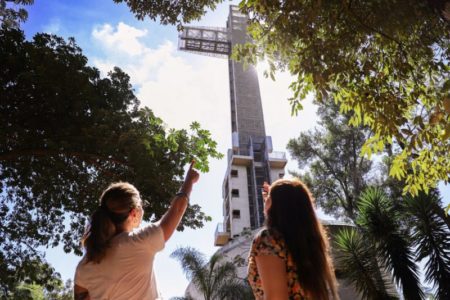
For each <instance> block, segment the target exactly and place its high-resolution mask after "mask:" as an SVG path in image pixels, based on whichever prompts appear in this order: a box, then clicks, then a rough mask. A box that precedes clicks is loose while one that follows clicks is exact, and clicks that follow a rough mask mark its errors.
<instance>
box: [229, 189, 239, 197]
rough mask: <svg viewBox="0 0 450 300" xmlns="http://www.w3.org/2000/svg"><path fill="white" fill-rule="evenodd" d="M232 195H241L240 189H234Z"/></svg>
mask: <svg viewBox="0 0 450 300" xmlns="http://www.w3.org/2000/svg"><path fill="white" fill-rule="evenodd" d="M231 197H239V190H238V189H232V190H231Z"/></svg>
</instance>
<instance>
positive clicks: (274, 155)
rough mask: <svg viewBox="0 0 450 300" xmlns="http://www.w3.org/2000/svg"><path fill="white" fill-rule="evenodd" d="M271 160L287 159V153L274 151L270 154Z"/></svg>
mask: <svg viewBox="0 0 450 300" xmlns="http://www.w3.org/2000/svg"><path fill="white" fill-rule="evenodd" d="M269 159H283V160H285V159H286V152H281V151H274V152H272V153H269Z"/></svg>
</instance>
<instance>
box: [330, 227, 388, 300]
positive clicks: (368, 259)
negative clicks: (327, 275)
mask: <svg viewBox="0 0 450 300" xmlns="http://www.w3.org/2000/svg"><path fill="white" fill-rule="evenodd" d="M335 246H336V248H337V249H336V250H337V251H336V252H335V253H336V271H337V272H339V274H337V275H339V277H341V276H342V277H344V278H345V279H346V280H348V281H349V282H350V283H352V284H353V285H354V286H355V288H356V290H357V291H358V292H359V294H360V296H361V297H362V299H367V300H385V299H397V298H396V297H395V296H394V295H390V294H389V292H388V290H392V286H391V285H390V284H389V283H388V282H386V280H385V278H383V276H382V274H381V271H380V268H379V266H378V263H377V259H376V254H375V252H374V249H373V248H372V247H371V245H369V244H368V243H367V241H366V240H365V239H364V238H363V236H362V235H361V234H360V232H359V230H357V229H356V228H353V229H342V230H341V231H339V232H338V233H337V235H336V236H335Z"/></svg>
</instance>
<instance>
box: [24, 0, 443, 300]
mask: <svg viewBox="0 0 450 300" xmlns="http://www.w3.org/2000/svg"><path fill="white" fill-rule="evenodd" d="M229 3H230V2H226V3H223V4H221V5H219V7H218V9H217V10H216V11H214V12H209V13H208V14H207V15H206V16H205V17H204V18H203V19H202V20H201V21H199V22H196V23H195V24H199V25H204V26H224V25H225V21H226V18H227V15H228V5H229ZM28 12H29V18H28V21H27V22H26V23H24V24H23V25H22V28H23V29H24V31H25V33H26V36H27V38H32V36H33V35H34V34H35V33H36V32H49V33H54V34H57V35H60V36H63V37H65V38H67V37H74V38H75V39H76V41H77V43H78V45H79V46H80V47H81V48H82V49H83V53H84V54H85V55H86V56H87V57H88V59H89V64H90V65H93V66H96V67H97V68H99V69H100V70H101V72H102V74H103V75H106V73H107V72H108V71H109V70H111V69H112V67H113V66H119V67H121V68H122V69H123V70H124V71H125V72H127V73H128V74H129V75H130V76H131V82H132V84H133V86H134V87H135V89H136V94H137V96H138V98H139V99H140V100H141V103H142V105H146V106H148V107H150V108H151V109H152V110H153V111H154V112H155V114H156V115H157V116H159V117H161V118H162V119H163V120H164V121H165V122H166V123H167V126H168V127H175V128H187V126H188V125H189V124H190V123H191V122H192V121H194V120H196V121H199V122H200V123H201V124H202V126H203V127H204V128H206V129H209V130H210V131H211V133H212V136H213V138H214V139H215V140H217V142H218V148H219V151H221V152H222V153H226V151H227V149H228V148H229V147H230V143H231V128H230V127H231V126H230V121H229V120H230V115H229V97H228V95H229V91H228V69H227V62H226V60H223V59H217V58H211V57H206V56H197V55H193V54H190V53H183V52H179V51H178V50H177V37H178V33H177V31H176V28H175V27H174V26H162V25H159V23H155V22H152V21H150V20H145V21H138V20H137V19H135V18H134V16H133V15H132V14H131V13H130V12H129V10H128V7H127V6H126V5H125V4H115V3H114V2H113V0H95V1H92V0H91V1H87V0H80V1H73V0H70V1H69V0H66V1H62V0H51V1H50V0H36V1H35V4H34V5H32V6H30V7H28ZM263 69H264V66H258V73H259V74H260V77H259V79H260V88H261V95H262V101H263V109H264V117H265V124H266V131H267V133H268V134H269V135H271V136H272V138H273V143H274V150H276V151H277V150H278V151H284V150H285V145H286V144H287V141H288V140H289V139H290V138H293V137H296V136H298V135H299V133H300V132H301V131H304V130H308V129H310V128H312V127H313V126H314V125H315V124H316V122H317V118H316V114H315V108H314V106H313V105H312V104H311V99H308V100H307V101H306V104H305V109H304V110H303V111H302V112H300V114H299V115H298V116H297V117H289V116H290V107H289V104H288V102H287V98H288V97H289V96H290V92H289V90H288V85H289V83H290V81H291V77H290V76H289V75H287V74H279V75H278V77H277V81H276V82H273V81H270V80H267V79H264V78H263V76H262V71H263ZM225 168H226V161H225V159H223V160H213V161H212V162H211V172H210V173H208V174H202V176H201V178H200V181H199V183H198V184H197V185H196V186H195V187H194V191H193V194H192V196H191V199H192V202H194V203H198V204H199V205H201V206H202V208H203V210H204V211H205V213H206V214H208V215H210V216H211V217H212V218H213V221H212V222H209V223H207V224H205V227H204V228H203V229H201V230H195V231H194V230H189V229H188V230H185V231H184V232H178V233H175V235H174V236H173V238H172V239H171V240H170V241H169V242H168V243H167V244H166V248H165V250H164V251H163V252H162V253H160V254H158V256H157V258H156V262H155V269H156V273H157V279H158V284H159V288H160V291H161V292H162V295H163V297H164V298H165V299H168V298H170V297H172V296H181V295H183V293H184V290H185V288H186V286H187V280H186V279H185V277H184V275H183V273H182V271H181V269H180V266H179V264H178V262H177V261H174V260H173V259H171V258H170V257H169V255H170V253H171V252H172V251H173V250H175V249H176V247H178V246H188V245H189V246H193V247H196V248H197V249H199V250H200V251H202V252H203V253H205V254H206V255H208V256H209V255H211V254H212V253H214V251H216V250H217V248H215V247H214V246H213V235H214V230H215V227H216V224H217V223H218V222H221V221H222V199H221V189H222V180H223V177H224V174H225ZM287 169H288V170H296V164H295V163H294V162H293V161H290V162H289V163H288V166H287ZM444 197H446V198H445V202H446V203H448V202H450V188H449V187H447V188H446V189H445V191H444ZM46 257H47V259H48V261H49V262H50V263H51V264H52V265H53V266H54V267H55V268H56V270H57V271H58V272H60V273H61V275H62V277H63V278H64V279H68V278H71V277H72V276H73V273H74V270H75V266H76V263H77V261H78V260H79V257H76V256H74V255H68V254H65V253H64V252H63V251H62V249H60V248H56V249H47V250H46Z"/></svg>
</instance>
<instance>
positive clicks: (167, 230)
mask: <svg viewBox="0 0 450 300" xmlns="http://www.w3.org/2000/svg"><path fill="white" fill-rule="evenodd" d="M193 164H194V162H192V163H191V165H190V167H189V170H188V172H187V174H186V178H185V181H184V183H183V185H182V187H181V189H180V192H179V193H177V194H176V195H175V197H174V199H173V200H172V204H171V206H170V207H169V209H168V210H167V212H166V213H165V214H164V216H163V217H162V218H161V220H160V221H158V222H156V223H153V224H148V225H146V226H144V227H140V228H139V226H140V224H141V221H142V216H143V209H142V200H141V198H140V195H139V192H138V190H137V189H136V188H135V187H134V186H133V185H131V184H129V183H126V182H118V183H113V184H111V185H110V186H109V187H108V188H107V189H106V190H105V191H104V192H103V194H102V195H101V197H100V205H99V207H98V209H97V210H96V211H95V212H94V214H93V215H92V218H91V222H90V226H89V228H88V230H87V231H86V234H85V236H84V237H83V240H82V244H83V246H84V248H85V255H84V257H83V258H82V260H81V261H80V263H79V264H78V266H77V269H76V272H75V288H74V295H75V299H76V300H78V299H91V300H94V299H99V300H100V299H102V300H103V299H115V300H116V299H117V300H122V299H123V300H133V299H136V300H154V299H157V298H158V291H157V286H156V281H155V275H154V272H153V260H154V257H155V254H156V253H157V252H159V251H161V250H162V249H163V248H164V244H165V242H166V241H167V240H168V239H169V238H170V236H171V235H172V234H173V232H174V231H175V229H176V228H177V226H178V224H179V223H180V221H181V218H182V217H183V214H184V212H185V211H186V208H187V205H188V200H189V195H190V193H191V190H192V186H193V184H194V183H196V182H197V180H198V178H199V174H198V173H197V171H196V170H194V169H193Z"/></svg>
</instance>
